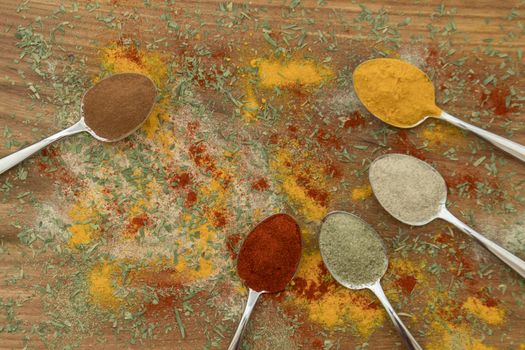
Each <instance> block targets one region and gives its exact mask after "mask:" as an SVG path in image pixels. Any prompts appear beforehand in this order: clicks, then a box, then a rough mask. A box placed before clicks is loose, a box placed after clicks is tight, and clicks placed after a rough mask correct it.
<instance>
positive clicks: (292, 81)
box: [252, 59, 333, 88]
mask: <svg viewBox="0 0 525 350" xmlns="http://www.w3.org/2000/svg"><path fill="white" fill-rule="evenodd" d="M252 66H257V68H258V78H259V85H260V86H261V87H263V88H274V87H290V86H293V85H299V86H308V85H320V84H321V83H322V82H323V81H324V80H326V79H329V78H330V77H332V76H333V72H332V70H331V69H330V68H328V67H325V66H323V65H320V64H318V63H316V62H314V61H312V60H307V59H298V60H291V61H289V62H286V63H284V62H280V61H275V60H267V59H260V60H255V61H253V62H252Z"/></svg>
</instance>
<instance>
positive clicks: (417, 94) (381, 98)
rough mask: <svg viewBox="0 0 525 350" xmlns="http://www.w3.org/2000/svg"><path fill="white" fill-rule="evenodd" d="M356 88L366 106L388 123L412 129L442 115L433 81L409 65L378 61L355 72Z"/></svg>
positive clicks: (391, 60) (371, 62) (364, 65)
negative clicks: (423, 120)
mask: <svg viewBox="0 0 525 350" xmlns="http://www.w3.org/2000/svg"><path fill="white" fill-rule="evenodd" d="M353 79H354V88H355V91H356V93H357V95H358V96H359V99H360V100H361V102H363V104H364V105H365V107H366V108H367V109H368V110H369V111H370V113H372V114H373V115H375V116H377V117H378V118H379V119H381V120H382V121H384V122H385V123H388V124H391V125H394V126H397V127H402V128H403V127H404V128H407V127H411V126H413V125H414V124H416V123H418V122H419V121H421V120H422V119H423V118H425V117H427V116H439V115H440V114H441V110H440V109H439V108H438V107H437V106H436V104H435V94H434V85H432V81H430V79H429V78H428V77H427V76H426V75H425V73H423V72H422V71H420V70H419V69H418V68H417V67H415V66H413V65H411V64H410V63H407V62H404V61H401V60H396V59H392V58H378V59H373V60H369V61H366V62H364V63H361V64H360V65H359V66H358V67H357V68H356V69H355V71H354V74H353Z"/></svg>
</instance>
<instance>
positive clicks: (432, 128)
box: [421, 122, 463, 145]
mask: <svg viewBox="0 0 525 350" xmlns="http://www.w3.org/2000/svg"><path fill="white" fill-rule="evenodd" d="M421 136H423V138H424V139H425V140H427V141H428V143H429V144H431V145H442V144H450V143H457V142H459V141H460V140H461V139H462V136H463V134H462V133H461V130H460V129H459V128H457V127H455V126H453V125H450V124H445V123H443V122H439V123H436V124H435V125H428V126H427V127H425V128H424V129H423V130H422V131H421Z"/></svg>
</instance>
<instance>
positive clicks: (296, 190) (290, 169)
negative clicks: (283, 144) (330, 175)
mask: <svg viewBox="0 0 525 350" xmlns="http://www.w3.org/2000/svg"><path fill="white" fill-rule="evenodd" d="M309 158H310V157H309V155H308V154H301V153H300V152H299V153H297V152H294V153H293V154H292V152H291V151H290V150H288V149H286V148H280V149H278V150H277V151H276V152H275V153H274V154H273V156H272V158H271V160H270V170H271V171H272V172H273V173H274V176H275V177H276V179H277V180H278V182H280V184H281V185H280V187H281V189H282V191H283V192H284V193H285V194H286V196H287V197H288V199H289V201H290V203H291V204H292V206H293V207H295V208H296V209H297V211H298V212H299V213H301V215H303V216H304V217H305V218H307V219H308V220H310V221H320V220H321V219H322V218H323V217H324V216H325V215H326V212H327V208H326V207H325V206H324V205H322V204H321V203H319V201H317V200H315V199H314V198H312V197H311V196H310V195H309V192H308V188H306V187H305V185H303V184H302V183H299V179H298V177H297V176H298V175H302V177H303V178H313V179H315V183H316V186H318V187H319V188H321V189H323V188H324V185H325V182H326V180H325V176H324V175H323V172H322V170H321V168H320V167H319V165H317V164H316V163H315V162H314V161H313V160H311V159H309ZM299 166H300V167H299ZM305 169H306V171H305ZM307 173H308V174H307Z"/></svg>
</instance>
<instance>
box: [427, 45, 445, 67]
mask: <svg viewBox="0 0 525 350" xmlns="http://www.w3.org/2000/svg"><path fill="white" fill-rule="evenodd" d="M425 61H426V63H427V65H429V66H430V67H433V68H437V67H439V66H441V61H440V59H439V51H438V49H437V48H435V47H430V48H429V49H428V54H427V57H426V59H425Z"/></svg>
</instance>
